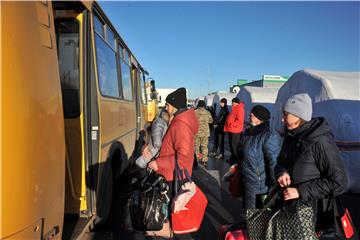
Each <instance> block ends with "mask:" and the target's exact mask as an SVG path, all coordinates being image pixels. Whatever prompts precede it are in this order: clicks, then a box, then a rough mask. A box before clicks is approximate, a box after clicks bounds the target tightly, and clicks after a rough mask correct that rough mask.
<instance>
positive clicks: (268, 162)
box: [239, 121, 281, 208]
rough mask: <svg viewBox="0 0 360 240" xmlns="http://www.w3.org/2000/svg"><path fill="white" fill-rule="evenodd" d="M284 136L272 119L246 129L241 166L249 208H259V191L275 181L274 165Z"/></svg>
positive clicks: (241, 145) (243, 138) (245, 204)
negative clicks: (257, 198) (272, 122)
mask: <svg viewBox="0 0 360 240" xmlns="http://www.w3.org/2000/svg"><path fill="white" fill-rule="evenodd" d="M280 149H281V138H280V136H279V134H278V133H276V132H275V131H273V130H272V129H271V128H270V127H269V122H268V121H267V122H264V123H262V124H260V125H258V126H255V127H250V128H248V129H246V130H245V132H244V133H243V135H242V136H241V139H240V146H239V158H240V162H239V170H240V175H241V181H242V184H241V185H242V193H243V202H244V207H245V208H255V207H256V206H255V202H256V201H255V199H256V195H257V194H265V193H267V191H268V188H269V187H270V186H272V185H273V184H274V182H275V178H274V168H275V165H276V161H277V158H278V156H279V153H280Z"/></svg>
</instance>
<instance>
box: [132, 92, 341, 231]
mask: <svg viewBox="0 0 360 240" xmlns="http://www.w3.org/2000/svg"><path fill="white" fill-rule="evenodd" d="M186 103H187V99H186V91H185V89H184V88H179V89H177V90H176V91H174V92H172V93H171V94H169V95H168V96H167V98H166V108H165V109H164V110H163V111H162V112H161V113H160V114H159V116H158V117H157V119H156V120H155V121H154V122H153V124H152V127H151V134H150V135H151V138H150V141H149V142H148V144H147V146H146V147H145V148H144V150H143V154H142V156H141V157H140V158H139V159H137V161H136V163H137V164H138V165H139V166H141V167H143V168H144V167H148V168H150V169H153V170H154V171H156V172H157V173H159V174H161V175H163V176H164V177H165V178H166V180H167V181H169V183H170V186H172V182H173V180H174V166H175V158H177V160H178V163H179V166H180V168H182V169H184V168H186V169H187V170H188V172H189V173H190V174H192V170H193V163H194V159H195V158H197V160H198V162H199V163H202V164H203V165H205V166H206V165H207V162H208V156H211V157H214V158H215V159H219V160H221V159H223V160H225V136H226V135H227V136H228V142H229V148H230V152H231V156H230V158H229V159H226V160H227V161H228V162H229V163H230V164H231V165H233V164H236V165H237V167H238V171H239V173H240V176H241V177H240V179H241V182H240V183H241V198H242V202H243V207H244V208H245V209H254V208H259V206H258V202H259V201H258V199H257V198H258V197H259V196H261V195H266V194H268V192H269V189H270V188H272V187H273V186H275V185H278V186H279V187H281V188H282V189H283V192H282V195H283V200H284V201H285V202H289V201H290V200H292V201H301V202H305V203H306V204H308V205H310V206H312V207H313V209H314V211H313V212H314V216H313V221H314V222H315V223H316V226H317V230H318V229H319V228H326V227H329V226H325V225H326V224H324V223H328V225H331V224H333V222H331V221H330V222H329V221H328V220H329V218H328V217H327V218H326V216H328V212H329V211H332V210H329V209H326V208H325V207H324V206H327V205H326V203H325V202H326V200H328V199H330V198H331V196H337V195H340V194H342V193H344V192H345V191H346V190H347V181H348V179H347V175H346V171H345V168H344V165H343V162H342V161H341V157H340V153H339V150H338V148H337V146H336V144H335V142H334V139H333V136H332V134H331V131H330V128H329V126H328V124H327V121H326V119H324V118H321V117H317V118H313V117H312V100H311V98H310V97H309V96H308V95H307V94H305V93H301V94H296V95H294V96H292V97H290V98H289V99H288V100H287V102H286V103H285V105H284V106H283V108H282V111H283V117H282V121H283V123H284V128H285V135H284V136H280V135H279V133H277V132H276V131H275V130H274V129H272V128H271V127H270V124H269V122H270V119H271V112H270V111H269V110H268V109H267V108H266V107H264V106H262V105H256V106H253V107H252V109H251V111H250V115H249V116H244V103H243V102H241V101H239V99H238V98H234V99H232V102H231V111H229V108H228V104H227V100H226V99H225V98H223V99H221V101H220V109H219V110H218V111H217V112H216V113H215V114H213V115H212V114H211V113H210V112H209V111H208V110H207V108H206V104H205V102H204V101H203V100H200V101H199V102H198V103H197V106H196V109H193V108H190V109H188V108H187V105H186ZM245 117H246V118H248V119H249V124H248V125H247V126H244V122H245V121H244V120H245ZM209 126H212V127H213V129H214V130H213V132H214V134H213V146H212V148H211V151H210V152H209V150H208V141H209V137H210V128H209ZM194 156H195V158H194ZM172 196H173V195H172ZM289 227H290V228H291V226H289ZM314 231H315V229H314Z"/></svg>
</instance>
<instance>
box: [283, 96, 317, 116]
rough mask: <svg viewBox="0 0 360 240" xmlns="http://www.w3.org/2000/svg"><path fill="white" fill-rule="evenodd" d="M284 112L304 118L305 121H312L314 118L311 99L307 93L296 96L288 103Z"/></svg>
mask: <svg viewBox="0 0 360 240" xmlns="http://www.w3.org/2000/svg"><path fill="white" fill-rule="evenodd" d="M284 111H286V112H288V113H291V114H293V115H295V116H297V117H299V118H302V119H304V120H305V121H310V120H311V116H312V101H311V98H310V97H309V95H308V94H307V93H299V94H296V95H294V96H292V97H290V98H289V99H288V100H287V101H286V103H285V105H284Z"/></svg>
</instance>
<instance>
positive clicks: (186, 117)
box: [148, 88, 199, 186]
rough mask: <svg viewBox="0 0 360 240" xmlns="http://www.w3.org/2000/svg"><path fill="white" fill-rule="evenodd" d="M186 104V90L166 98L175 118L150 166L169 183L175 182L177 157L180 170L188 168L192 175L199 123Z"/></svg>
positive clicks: (167, 105)
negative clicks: (157, 155)
mask: <svg viewBox="0 0 360 240" xmlns="http://www.w3.org/2000/svg"><path fill="white" fill-rule="evenodd" d="M186 103H187V100H186V90H185V88H179V89H177V90H176V91H174V92H172V93H170V94H169V95H168V96H167V97H166V110H167V111H168V113H169V114H170V115H171V116H173V118H172V120H171V123H170V125H169V128H168V131H167V133H166V134H165V136H164V138H163V143H162V147H161V150H160V154H159V157H158V158H157V159H156V160H155V161H152V162H150V163H149V165H148V167H149V168H151V169H153V170H155V171H156V172H157V173H159V174H161V175H163V176H164V177H165V178H166V180H167V181H169V182H172V181H173V180H174V169H175V156H177V159H178V163H179V166H180V168H181V169H185V168H186V169H187V170H188V172H189V173H190V175H191V174H192V167H193V162H194V149H195V135H196V133H197V132H198V128H199V122H198V120H197V118H196V115H195V111H194V109H187V104H186ZM171 185H172V184H170V186H171Z"/></svg>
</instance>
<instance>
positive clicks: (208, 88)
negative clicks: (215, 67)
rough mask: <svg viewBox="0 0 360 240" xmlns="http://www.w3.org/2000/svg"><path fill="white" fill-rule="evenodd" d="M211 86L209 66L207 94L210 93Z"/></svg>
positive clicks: (209, 69)
mask: <svg viewBox="0 0 360 240" xmlns="http://www.w3.org/2000/svg"><path fill="white" fill-rule="evenodd" d="M210 85H211V68H210V66H208V87H207V92H208V93H209V92H210Z"/></svg>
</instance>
